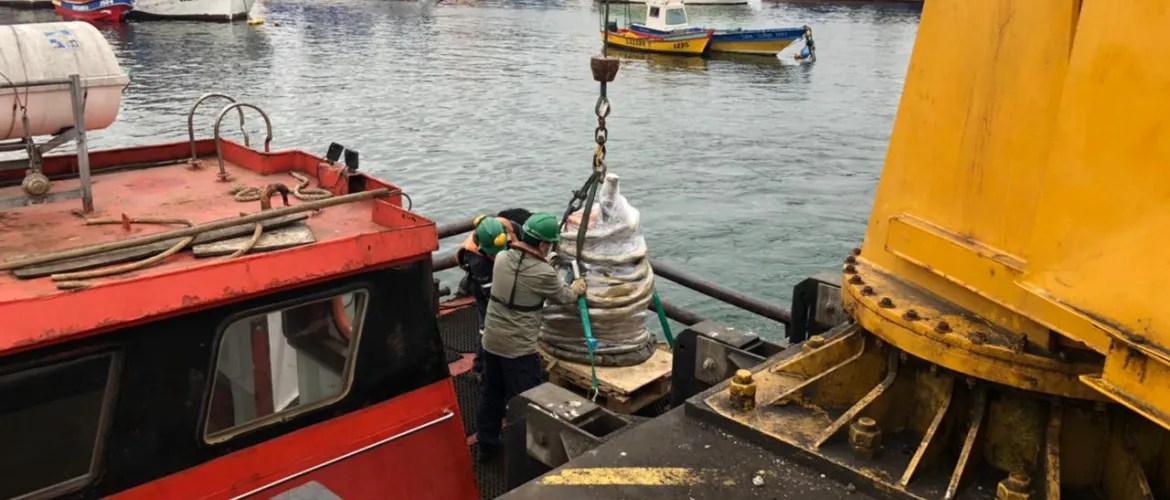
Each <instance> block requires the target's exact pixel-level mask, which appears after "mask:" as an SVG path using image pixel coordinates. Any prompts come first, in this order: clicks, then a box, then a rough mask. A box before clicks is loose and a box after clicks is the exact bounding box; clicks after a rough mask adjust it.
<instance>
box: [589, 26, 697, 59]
mask: <svg viewBox="0 0 1170 500" xmlns="http://www.w3.org/2000/svg"><path fill="white" fill-rule="evenodd" d="M712 34H713V31H700V32H691V33H682V34H671V35H661V36H660V35H653V34H649V33H642V32H639V31H634V30H631V29H628V28H623V29H616V30H609V29H607V30H606V32H605V33H604V35H603V36H604V37H605V39H606V41H608V42H609V43H610V44H612V45H614V46H617V47H621V48H624V49H629V50H637V51H641V52H655V53H660V54H676V55H690V56H698V55H703V53H704V52H706V50H707V46H708V44H710V43H711V35H712Z"/></svg>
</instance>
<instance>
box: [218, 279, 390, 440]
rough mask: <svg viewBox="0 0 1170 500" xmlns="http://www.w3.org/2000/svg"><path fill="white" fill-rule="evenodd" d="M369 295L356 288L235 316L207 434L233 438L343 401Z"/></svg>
mask: <svg viewBox="0 0 1170 500" xmlns="http://www.w3.org/2000/svg"><path fill="white" fill-rule="evenodd" d="M366 299H367V293H366V292H365V291H354V292H348V293H344V294H339V295H336V296H333V297H330V298H326V299H319V300H313V301H309V302H305V303H302V304H298V305H294V306H291V307H286V308H283V309H278V310H274V311H268V312H262V313H257V314H253V315H250V316H247V317H244V318H239V319H237V320H235V321H232V322H231V323H230V324H229V325H228V326H227V328H225V329H224V330H223V332H221V333H220V335H219V354H218V356H217V357H216V363H215V378H214V380H213V382H212V387H211V398H210V400H209V403H208V406H207V417H206V418H207V420H206V425H205V426H204V432H203V436H204V439H205V440H207V441H208V442H220V441H225V440H227V439H230V438H231V437H233V436H234V435H236V434H239V433H241V432H244V431H248V430H252V429H256V428H259V427H263V426H265V425H268V424H271V423H275V422H277V421H280V420H282V419H285V418H288V417H290V416H292V415H295V414H298V413H301V412H305V411H308V410H312V409H314V408H320V407H322V406H326V405H329V404H331V403H333V402H336V401H337V400H339V399H341V398H342V397H343V396H344V395H345V394H346V392H348V391H349V386H350V384H351V382H352V378H353V377H352V372H353V364H354V359H355V357H356V356H355V354H356V350H357V349H356V348H357V345H358V338H359V335H360V334H361V327H362V320H363V318H364V317H365V312H366Z"/></svg>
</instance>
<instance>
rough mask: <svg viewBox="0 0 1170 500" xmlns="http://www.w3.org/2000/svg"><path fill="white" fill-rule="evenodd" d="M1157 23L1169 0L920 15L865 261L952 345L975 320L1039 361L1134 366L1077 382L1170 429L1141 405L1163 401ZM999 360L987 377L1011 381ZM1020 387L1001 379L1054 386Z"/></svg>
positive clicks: (894, 331) (1168, 110)
mask: <svg viewBox="0 0 1170 500" xmlns="http://www.w3.org/2000/svg"><path fill="white" fill-rule="evenodd" d="M1166 26H1170V4H1168V3H1167V2H1165V1H1164V0H1132V1H1126V2H1119V1H1116V0H1084V1H1083V2H1082V1H1081V0H1033V1H1028V2H1020V1H1013V0H989V1H984V2H976V3H972V2H965V1H962V0H934V1H932V2H927V3H926V4H925V6H924V10H923V15H922V22H921V25H920V27H919V33H918V39H919V41H924V42H926V43H918V44H917V45H916V46H915V50H914V55H913V57H912V59H911V63H910V69H909V73H908V77H907V80H906V86H905V90H904V92H903V97H902V103H901V107H900V108H899V113H898V117H897V120H896V122H895V125H894V133H893V136H892V138H891V141H890V149H889V154H888V156H887V159H886V165H885V170H884V171H883V173H882V179H881V182H880V184H879V186H878V192H877V196H876V199H875V203H874V209H873V213H872V216H871V219H870V225H869V229H868V231H867V233H866V238H865V245H864V247H863V251H862V254H863V255H864V256H865V258H866V260H867V261H869V262H870V263H872V264H873V265H874V266H875V267H877V268H880V269H884V270H887V271H888V272H889V273H890V274H891V275H892V276H894V277H896V278H897V279H898V280H901V281H904V282H906V283H908V284H910V285H912V286H914V287H916V289H918V290H922V291H924V292H925V293H928V294H929V295H931V296H932V297H934V298H936V299H941V300H944V301H946V302H949V303H951V304H954V305H956V306H958V309H959V310H960V311H962V312H963V313H962V314H959V315H957V316H958V317H956V318H955V321H956V322H957V323H959V324H955V323H952V326H955V328H956V330H958V331H962V330H971V329H973V328H980V326H979V323H980V321H981V320H986V321H988V322H990V323H991V324H993V325H995V326H996V327H998V328H1001V329H1003V330H1006V331H1008V332H1014V333H1015V334H1018V335H1020V336H1022V337H1023V338H1025V339H1026V340H1027V343H1028V349H1027V351H1029V352H1032V353H1040V354H1041V355H1046V354H1045V353H1052V354H1053V355H1055V353H1056V351H1057V350H1059V349H1065V348H1073V349H1080V350H1092V351H1096V352H1097V353H1099V354H1102V355H1106V356H1110V357H1112V356H1119V355H1121V354H1119V353H1122V352H1126V353H1127V354H1124V356H1126V359H1131V358H1133V355H1132V353H1130V351H1136V352H1139V353H1140V354H1141V355H1142V359H1143V360H1145V361H1143V363H1147V365H1146V366H1148V368H1146V369H1145V370H1144V371H1143V373H1142V375H1141V378H1140V380H1138V378H1137V375H1136V374H1135V373H1133V369H1128V370H1122V369H1119V368H1117V366H1118V365H1117V363H1118V362H1120V361H1118V360H1117V359H1114V360H1112V361H1110V362H1107V363H1100V362H1098V367H1099V370H1105V369H1106V367H1110V368H1109V369H1108V370H1106V373H1105V374H1104V376H1101V377H1097V376H1095V375H1093V374H1089V376H1087V377H1086V378H1085V381H1086V382H1088V383H1090V384H1091V385H1093V386H1094V389H1096V390H1098V391H1100V392H1101V393H1102V394H1107V395H1109V396H1110V397H1111V398H1113V399H1116V400H1117V401H1119V402H1123V403H1124V404H1126V405H1128V406H1130V407H1131V408H1133V409H1135V410H1137V411H1140V412H1142V413H1143V414H1144V415H1146V416H1147V417H1149V418H1151V419H1154V420H1156V421H1158V422H1159V423H1160V424H1162V425H1163V426H1166V427H1168V428H1170V393H1167V392H1166V391H1160V392H1159V391H1154V392H1151V391H1145V390H1141V387H1142V386H1143V384H1144V386H1148V387H1170V308H1167V307H1165V304H1166V303H1167V302H1168V300H1167V298H1166V297H1164V296H1163V295H1162V293H1163V290H1164V289H1165V287H1166V285H1167V284H1168V283H1170V259H1167V258H1163V257H1160V255H1161V252H1159V250H1161V247H1162V244H1163V243H1164V242H1165V241H1166V240H1167V236H1166V234H1164V232H1165V231H1166V230H1165V229H1164V228H1167V227H1170V210H1168V208H1170V92H1168V90H1170V66H1168V65H1166V64H1164V62H1165V61H1167V60H1170V30H1168V29H1166ZM891 293H892V292H891ZM853 298H860V297H858V296H854V297H853ZM892 298H893V299H894V300H895V302H899V303H910V305H908V306H907V307H913V304H914V303H915V302H916V299H915V298H914V297H911V296H898V295H895V296H892ZM845 300H846V302H848V301H849V300H850V299H849V298H848V297H847V298H846V299H845ZM866 310H868V311H870V312H869V313H867V312H866ZM875 312H880V311H876V310H874V309H873V308H868V309H866V308H863V309H859V310H858V313H859V314H863V315H865V314H870V315H871V316H872V315H873V313H875ZM860 322H861V323H862V324H863V325H864V326H866V328H868V329H870V330H871V331H873V332H874V333H875V334H877V335H879V336H881V337H883V338H886V339H887V340H889V341H890V342H892V343H894V344H895V345H898V346H899V347H900V348H903V349H907V350H908V351H911V352H914V353H915V354H916V355H924V357H925V358H926V359H928V360H930V361H935V362H939V363H940V364H944V365H946V366H949V367H952V368H955V369H957V370H959V371H963V372H965V373H970V374H976V373H977V372H979V371H980V370H981V369H980V368H979V367H974V366H968V365H967V363H969V362H971V361H972V360H971V359H967V360H964V359H961V358H963V356H959V357H958V358H957V357H956V355H955V353H950V352H946V350H937V349H935V350H933V351H924V349H923V347H925V346H927V343H924V341H923V339H912V338H907V337H908V336H915V335H917V334H916V333H913V331H914V330H915V328H912V327H910V325H909V324H908V322H906V321H904V320H902V319H900V318H897V317H893V318H890V317H886V318H885V322H883V323H881V324H878V323H877V322H876V318H872V317H871V318H869V320H865V319H861V320H860ZM966 322H973V324H972V325H962V324H961V323H966ZM887 323H888V324H887ZM899 325H900V326H902V327H903V328H897V326H899ZM1116 342H1122V343H1123V344H1124V345H1125V346H1126V349H1119V348H1117V347H1116V346H1115V344H1116ZM916 346H917V347H916ZM931 356H937V357H931ZM1015 357H1016V358H1018V359H1019V362H1020V363H1021V364H1026V363H1024V362H1023V361H1024V357H1025V352H1024V351H1023V350H1018V351H1017V353H1016V354H1015ZM1081 358H1082V359H1085V358H1084V356H1081ZM1005 361H1006V363H1007V364H1008V365H1007V366H999V367H998V368H996V369H997V370H1004V369H1006V370H1012V368H1011V367H1010V364H1011V363H1012V362H1013V360H1012V357H1011V356H1009V357H1008V358H1007V359H1006V360H1005ZM1153 364H1157V365H1158V366H1154V365H1153ZM982 370H983V371H987V367H984V368H983V369H982ZM1017 371H1020V372H1027V371H1028V369H1027V368H1026V367H1021V368H1020V369H1018V370H1017ZM1017 375H1019V376H1017ZM1017 375H1010V374H1001V375H999V376H998V379H1000V380H1001V381H1002V379H1012V378H1015V379H1017V380H1018V381H1021V382H1029V381H1031V382H1030V384H1029V383H1025V384H1019V383H1014V384H1011V385H1015V386H1017V387H1022V388H1027V387H1026V386H1027V385H1034V386H1036V388H1035V389H1033V390H1040V391H1042V392H1043V391H1045V389H1044V387H1046V386H1050V385H1051V384H1047V383H1045V381H1044V380H1042V379H1041V380H1035V378H1034V377H1033V376H1032V375H1033V374H1025V373H1020V374H1017ZM992 379H993V380H994V379H995V378H994V377H993V378H992ZM1058 385H1060V386H1061V387H1062V388H1063V389H1062V390H1061V392H1054V394H1056V393H1059V394H1062V395H1066V396H1072V394H1073V393H1076V392H1078V391H1076V390H1072V389H1070V388H1069V387H1067V386H1066V384H1064V383H1063V382H1062V383H1061V384H1058Z"/></svg>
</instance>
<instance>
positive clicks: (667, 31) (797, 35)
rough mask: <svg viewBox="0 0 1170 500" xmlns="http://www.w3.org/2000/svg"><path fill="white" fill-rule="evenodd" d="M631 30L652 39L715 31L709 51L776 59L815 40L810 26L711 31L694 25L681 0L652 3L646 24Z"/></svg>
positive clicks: (640, 24)
mask: <svg viewBox="0 0 1170 500" xmlns="http://www.w3.org/2000/svg"><path fill="white" fill-rule="evenodd" d="M627 29H629V30H630V31H633V32H636V33H639V34H643V35H647V36H652V37H673V36H684V35H688V34H700V33H706V32H709V31H710V32H712V36H711V42H710V44H709V46H708V51H709V52H725V53H733V54H752V55H769V56H775V55H776V54H779V53H780V52H781V51H783V50H784V49H786V48H788V46H790V45H792V43H793V42H796V41H797V40H801V39H804V40H806V42H808V41H810V40H812V29H811V28H809V27H808V26H802V27H797V28H763V29H743V28H734V29H714V30H711V29H708V28H702V27H694V26H691V25H690V23H689V20H688V17H687V12H686V6H685V5H684V4H683V2H682V1H681V0H648V1H647V2H646V22H645V23H644V24H643V23H631V24H630V26H629V27H628V28H627Z"/></svg>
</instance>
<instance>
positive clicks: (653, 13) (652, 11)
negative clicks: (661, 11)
mask: <svg viewBox="0 0 1170 500" xmlns="http://www.w3.org/2000/svg"><path fill="white" fill-rule="evenodd" d="M650 17H658V7H650Z"/></svg>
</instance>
